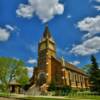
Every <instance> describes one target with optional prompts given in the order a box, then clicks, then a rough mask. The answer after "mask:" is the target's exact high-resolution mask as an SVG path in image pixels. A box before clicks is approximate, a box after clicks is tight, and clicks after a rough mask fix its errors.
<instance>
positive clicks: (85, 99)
mask: <svg viewBox="0 0 100 100" xmlns="http://www.w3.org/2000/svg"><path fill="white" fill-rule="evenodd" d="M10 96H11V95H9V94H6V93H0V97H10ZM15 97H17V96H15ZM18 100H100V96H89V95H88V96H85V95H83V96H82V95H80V96H65V97H63V98H62V97H57V96H56V97H52V96H51V97H50V96H42V97H25V98H24V97H23V98H20V97H19V99H18Z"/></svg>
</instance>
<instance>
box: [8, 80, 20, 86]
mask: <svg viewBox="0 0 100 100" xmlns="http://www.w3.org/2000/svg"><path fill="white" fill-rule="evenodd" d="M9 85H20V84H19V83H18V82H17V81H16V80H15V79H13V80H11V81H10V83H9Z"/></svg>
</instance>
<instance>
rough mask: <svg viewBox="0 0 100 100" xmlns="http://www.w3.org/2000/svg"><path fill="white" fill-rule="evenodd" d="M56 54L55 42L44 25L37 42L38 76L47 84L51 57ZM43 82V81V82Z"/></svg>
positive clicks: (49, 76)
mask: <svg viewBox="0 0 100 100" xmlns="http://www.w3.org/2000/svg"><path fill="white" fill-rule="evenodd" d="M55 56H56V47H55V42H54V40H53V38H52V36H51V33H50V31H49V28H48V26H47V25H46V27H45V31H44V33H43V37H42V39H41V41H40V42H39V44H38V69H39V71H38V78H40V81H41V77H42V80H43V77H44V76H45V77H44V80H45V82H46V83H47V84H49V83H50V82H51V57H55ZM45 82H43V83H45Z"/></svg>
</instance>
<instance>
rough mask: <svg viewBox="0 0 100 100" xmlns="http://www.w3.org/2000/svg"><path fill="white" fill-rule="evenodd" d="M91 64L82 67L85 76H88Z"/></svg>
mask: <svg viewBox="0 0 100 100" xmlns="http://www.w3.org/2000/svg"><path fill="white" fill-rule="evenodd" d="M91 66H92V64H87V65H85V66H83V67H82V68H81V69H82V70H83V71H84V72H85V73H86V74H87V75H90V69H91Z"/></svg>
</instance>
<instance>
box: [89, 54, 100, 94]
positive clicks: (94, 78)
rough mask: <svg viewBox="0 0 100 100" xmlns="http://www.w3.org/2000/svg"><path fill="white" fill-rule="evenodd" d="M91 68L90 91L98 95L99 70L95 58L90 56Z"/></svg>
mask: <svg viewBox="0 0 100 100" xmlns="http://www.w3.org/2000/svg"><path fill="white" fill-rule="evenodd" d="M91 62H92V64H91V65H92V66H91V68H90V72H89V74H90V76H89V78H90V82H91V87H90V89H91V91H93V92H98V93H100V69H99V66H98V63H97V61H96V58H95V57H94V56H93V55H92V56H91Z"/></svg>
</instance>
